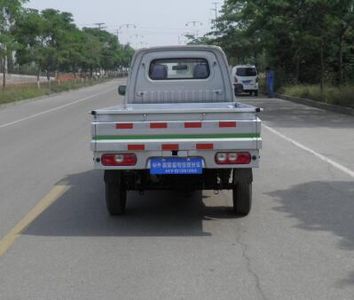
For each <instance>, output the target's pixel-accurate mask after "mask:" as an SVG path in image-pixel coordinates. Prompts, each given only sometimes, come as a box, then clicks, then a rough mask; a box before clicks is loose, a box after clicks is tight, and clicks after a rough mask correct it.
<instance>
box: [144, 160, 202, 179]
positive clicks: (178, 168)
mask: <svg viewBox="0 0 354 300" xmlns="http://www.w3.org/2000/svg"><path fill="white" fill-rule="evenodd" d="M202 173H203V160H202V159H201V158H199V157H186V158H184V157H165V158H162V157H157V158H152V159H151V161H150V174H152V175H188V174H202Z"/></svg>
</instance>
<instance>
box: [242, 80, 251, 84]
mask: <svg viewBox="0 0 354 300" xmlns="http://www.w3.org/2000/svg"><path fill="white" fill-rule="evenodd" d="M242 82H243V83H245V84H249V83H251V80H244V81H242Z"/></svg>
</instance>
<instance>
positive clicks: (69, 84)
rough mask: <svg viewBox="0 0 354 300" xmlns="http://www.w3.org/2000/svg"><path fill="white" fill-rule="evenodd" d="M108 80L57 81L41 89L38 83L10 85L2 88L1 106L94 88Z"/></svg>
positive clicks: (42, 84) (0, 93) (45, 84)
mask: <svg viewBox="0 0 354 300" xmlns="http://www.w3.org/2000/svg"><path fill="white" fill-rule="evenodd" d="M104 81H106V79H100V80H93V79H92V80H85V81H81V80H77V81H66V82H61V83H60V84H59V83H58V82H56V81H53V82H51V83H50V84H49V83H41V88H40V89H39V88H38V87H37V84H36V83H33V84H32V83H30V84H22V85H10V86H7V87H6V88H5V89H1V88H0V104H5V103H10V102H15V101H20V100H25V99H30V98H35V97H40V96H45V95H50V94H54V93H59V92H63V91H69V90H73V89H78V88H82V87H87V86H92V85H95V84H98V83H102V82H104Z"/></svg>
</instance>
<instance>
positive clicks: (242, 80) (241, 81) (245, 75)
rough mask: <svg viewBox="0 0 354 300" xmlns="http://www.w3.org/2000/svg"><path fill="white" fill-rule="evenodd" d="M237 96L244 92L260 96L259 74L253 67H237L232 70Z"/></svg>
mask: <svg viewBox="0 0 354 300" xmlns="http://www.w3.org/2000/svg"><path fill="white" fill-rule="evenodd" d="M232 77H233V81H234V90H235V95H238V94H241V93H243V92H245V93H249V94H250V95H252V94H254V95H255V96H258V74H257V69H256V67H255V66H253V65H237V66H234V67H233V68H232Z"/></svg>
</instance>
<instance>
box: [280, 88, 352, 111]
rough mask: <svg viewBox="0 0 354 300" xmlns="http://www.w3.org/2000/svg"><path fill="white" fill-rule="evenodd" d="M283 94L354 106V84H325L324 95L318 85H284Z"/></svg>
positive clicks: (281, 91)
mask: <svg viewBox="0 0 354 300" xmlns="http://www.w3.org/2000/svg"><path fill="white" fill-rule="evenodd" d="M279 92H280V93H281V94H284V95H287V96H293V97H299V98H307V99H312V100H315V101H321V102H326V103H328V104H335V105H341V106H347V107H354V85H345V86H341V87H334V86H325V87H324V90H323V95H322V93H321V89H320V87H319V86H318V85H292V86H285V87H282V88H281V90H280V91H279Z"/></svg>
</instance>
